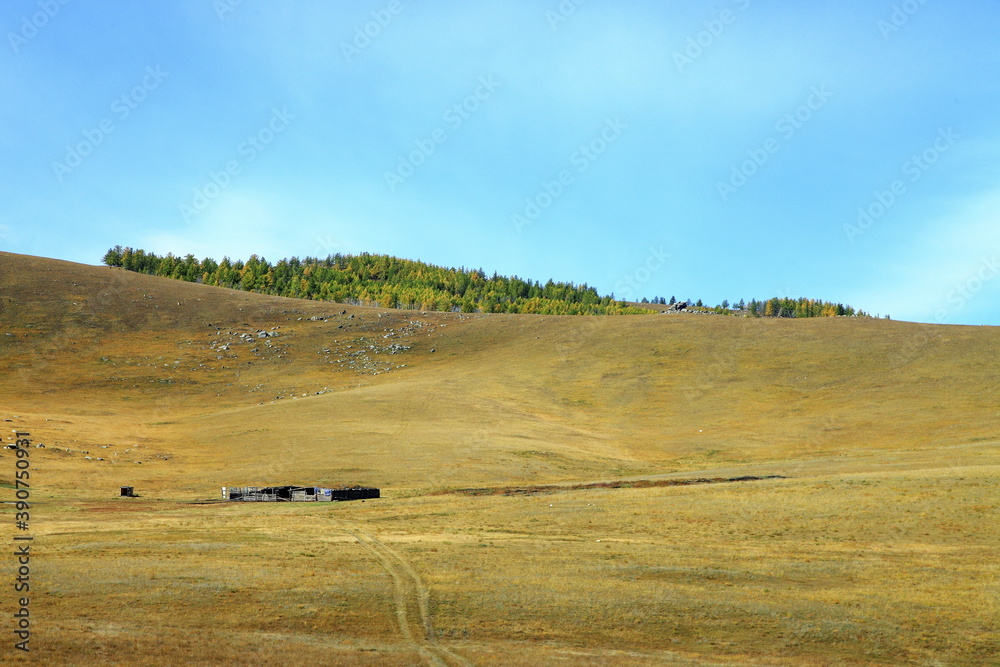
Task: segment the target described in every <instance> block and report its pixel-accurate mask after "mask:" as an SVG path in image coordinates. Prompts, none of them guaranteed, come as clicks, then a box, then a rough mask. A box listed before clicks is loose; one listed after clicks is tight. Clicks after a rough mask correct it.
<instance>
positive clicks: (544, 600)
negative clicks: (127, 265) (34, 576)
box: [0, 253, 1000, 664]
mask: <svg viewBox="0 0 1000 667" xmlns="http://www.w3.org/2000/svg"><path fill="white" fill-rule="evenodd" d="M998 353H1000V334H998V332H997V330H996V329H993V328H987V327H954V326H931V325H920V324H912V323H904V322H893V321H886V320H875V319H868V318H829V319H827V318H823V319H805V320H800V319H752V318H747V319H744V318H728V317H700V316H695V315H692V316H688V315H683V314H678V315H672V316H669V317H668V316H663V315H634V316H630V317H627V318H597V317H566V316H545V315H514V314H491V315H485V314H463V313H442V312H430V311H424V312H422V311H403V310H396V309H377V308H368V307H360V306H350V305H340V304H333V303H328V302H316V301H304V300H297V299H290V298H282V297H274V296H266V295H261V294H253V293H248V292H243V291H236V290H231V289H225V288H220V287H213V286H209V285H203V284H195V283H189V282H183V281H177V280H168V279H166V278H158V277H153V276H147V275H141V274H138V273H133V272H127V271H124V270H121V269H114V268H109V267H93V266H84V265H79V264H71V263H67V262H59V261H56V260H48V259H42V258H35V257H26V256H18V255H12V254H9V253H0V368H2V373H3V378H4V382H3V386H2V387H0V397H2V404H3V405H4V406H5V408H4V409H5V411H6V414H4V415H3V418H4V419H7V420H9V426H10V427H11V428H19V429H22V430H28V431H30V432H31V434H32V439H33V442H34V443H36V444H37V443H42V444H44V445H45V447H44V448H36V449H32V450H31V461H32V464H33V466H34V467H33V472H32V474H33V475H35V476H36V477H37V479H36V481H35V482H34V483H35V484H36V487H35V488H36V490H35V491H34V493H35V494H36V495H35V498H36V500H37V501H38V505H37V507H36V509H35V512H36V515H35V521H36V525H37V526H38V530H39V531H40V534H39V537H38V539H39V540H40V543H42V544H45V545H47V546H46V548H47V549H49V550H50V552H51V553H53V554H54V555H59V559H58V560H59V563H60V564H59V565H56V564H55V561H53V562H52V564H50V565H48V566H46V567H47V568H48V569H47V570H46V571H45V582H46V583H45V584H43V585H42V589H41V590H42V591H44V593H39V594H38V595H39V596H42V595H44V597H37V598H36V600H37V602H38V603H39V606H38V612H37V613H38V614H39V615H41V616H44V617H45V618H47V619H60V620H59V621H58V622H53V623H52V625H50V626H49V630H48V632H49V633H50V634H47V635H45V634H40V639H39V643H40V644H42V645H46V646H47V649H46V650H47V651H49V653H48V654H47V655H49V657H50V658H51V659H55V658H54V656H61V658H59V659H65V658H66V656H71V655H74V653H73V651H75V650H78V649H79V648H80V647H81V646H85V645H96V646H100V647H103V649H104V650H107V651H111V652H112V653H111V654H109V655H117V654H114V653H113V652H114V651H119V652H121V651H125V652H126V653H127V654H128V655H130V656H133V655H134V656H139V657H145V658H150V659H153V660H154V662H155V661H156V660H155V656H157V655H160V654H159V653H157V651H160V650H161V648H160V647H165V648H162V650H163V651H166V653H163V654H162V655H169V656H171V658H170V659H171V660H174V661H175V662H176V661H177V660H183V661H191V660H194V662H193V663H192V664H197V662H198V660H204V661H205V662H206V664H208V663H211V662H213V661H215V662H216V664H219V662H222V663H226V661H227V658H226V656H231V653H232V651H252V652H254V655H256V656H258V657H262V658H268V659H271V658H274V659H279V658H282V657H287V656H290V655H296V656H313V657H315V658H316V659H318V660H324V659H326V660H328V659H329V657H328V656H329V651H338V652H340V653H337V655H340V656H341V657H340V658H338V661H339V662H340V663H341V664H397V663H398V664H411V663H412V661H413V660H414V659H416V660H420V659H421V658H420V657H419V656H421V655H423V656H425V659H426V660H428V661H431V658H428V657H426V656H428V655H432V654H433V655H434V656H437V658H435V659H437V660H440V661H443V662H444V663H445V664H461V660H467V661H468V662H472V663H476V664H497V661H500V662H506V663H507V664H541V663H545V662H550V661H551V660H554V659H564V658H566V659H570V660H571V661H573V662H575V663H576V664H586V661H588V660H590V661H593V662H595V663H601V664H616V663H617V664H661V663H663V662H665V661H669V660H674V661H675V662H676V661H683V660H689V661H692V662H691V663H690V664H703V662H704V663H706V664H707V663H711V662H712V661H715V660H721V661H724V660H731V661H736V662H741V663H743V662H746V663H753V662H755V661H757V662H760V663H761V664H783V663H784V662H788V663H789V664H832V663H833V662H837V661H840V662H845V663H857V664H861V663H865V664H871V663H873V662H874V663H878V662H886V661H889V662H894V661H896V660H897V659H898V657H899V656H903V657H904V661H920V660H929V659H934V660H942V661H944V662H953V663H956V664H957V663H962V664H975V663H977V661H981V660H983V659H985V658H984V656H986V655H989V652H990V651H992V650H994V649H996V648H997V646H998V643H997V637H998V634H997V628H996V624H995V615H993V614H991V612H990V609H991V607H990V604H989V602H988V601H989V600H990V599H991V598H990V596H991V595H994V594H995V592H996V590H995V582H996V579H995V569H991V567H992V566H990V565H989V563H991V562H996V559H995V558H991V556H995V555H996V549H997V545H998V541H997V537H998V533H997V528H996V525H997V524H996V522H995V521H990V518H991V517H993V518H995V513H996V510H997V502H996V498H998V497H1000V495H998V494H997V493H996V491H997V482H996V479H997V478H996V474H995V473H996V470H997V463H998V453H1000V448H998V446H997V444H998V443H997V431H998V426H1000V418H998V415H997V412H996V410H995V406H996V405H997V404H998V399H1000V396H998V393H1000V385H998V384H997V381H996V374H995V370H994V369H993V365H994V363H995V359H996V358H998ZM13 471H14V465H13V455H12V454H11V453H10V452H7V451H6V450H4V454H3V458H0V483H6V484H8V485H9V484H11V482H12V481H13ZM745 475H753V476H770V475H781V476H783V477H785V478H786V479H771V480H763V481H754V482H746V483H741V484H737V485H734V484H733V483H729V484H725V483H723V484H707V485H697V486H678V487H649V488H635V489H628V488H620V489H600V488H592V487H591V488H580V489H576V490H567V491H566V492H565V493H554V492H552V491H551V490H549V491H546V493H547V494H548V495H543V496H538V495H531V493H529V494H528V495H526V496H524V497H517V496H507V495H503V494H502V493H501V494H500V495H487V496H471V497H470V496H466V495H462V494H461V493H457V492H458V491H459V490H461V489H465V488H469V487H489V488H502V487H510V488H518V487H525V488H526V487H528V486H531V485H543V484H550V485H559V484H564V485H566V486H567V489H569V488H570V487H572V486H574V485H577V486H579V485H581V484H583V483H595V482H607V481H610V480H628V479H642V480H650V481H656V480H668V479H682V480H683V479H693V478H698V477H711V478H720V479H722V478H725V479H729V478H735V477H738V476H745ZM270 483H303V484H321V485H322V484H337V483H361V484H369V485H374V486H379V487H381V488H383V490H384V495H385V496H386V497H385V499H384V500H382V501H378V502H376V503H367V504H365V505H360V504H356V505H351V504H343V505H340V506H337V507H335V508H319V509H317V508H316V507H315V506H302V505H295V506H292V505H287V506H286V505H282V506H280V507H274V506H271V507H261V506H248V505H244V506H236V505H224V506H218V505H209V506H199V505H190V504H188V503H189V502H190V501H194V500H200V499H210V498H216V497H218V493H219V487H220V486H223V485H231V484H261V485H263V484H270ZM121 484H131V485H134V486H135V487H136V489H137V491H138V492H139V493H140V495H141V496H142V498H140V499H134V500H135V501H136V502H134V503H131V504H128V505H126V504H124V502H125V500H126V499H121V500H119V499H115V498H114V495H115V492H116V489H117V487H118V486H119V485H121ZM626 486H627V484H626ZM279 516H280V517H281V519H280V521H279V520H278V518H277V517H279ZM5 521H6V522H7V523H11V522H10V521H7V520H5ZM95 535H100V536H99V537H95ZM199 545H200V546H199ZM112 556H113V557H114V562H115V563H116V565H115V568H114V571H112V570H111V569H108V567H107V566H106V565H104V566H98V564H99V563H101V562H102V559H105V558H110V557H112ZM275 559H277V560H275ZM258 563H260V564H262V563H274V565H273V566H268V567H267V568H266V570H261V571H260V572H259V573H258V574H252V572H254V570H253V569H248V568H252V567H254V564H258ZM310 573H311V574H310ZM410 573H412V575H413V576H412V577H411V576H410ZM917 573H920V574H917ZM191 577H194V579H191ZM312 577H315V579H312ZM913 577H919V578H920V581H921V583H920V584H919V585H918V586H913V585H909V586H908V585H905V582H908V581H910V580H911V578H913ZM303 578H304V579H303ZM300 580H301V581H303V582H311V581H315V582H316V583H301V584H295V585H294V586H295V587H296V591H297V593H296V596H295V598H294V599H286V598H284V597H283V595H282V591H283V590H284V589H285V588H287V582H289V581H300ZM153 581H155V582H156V583H155V584H153V585H152V587H151V588H150V591H151V592H150V593H148V594H141V593H140V592H139V590H140V588H141V587H143V586H146V585H147V584H149V583H150V582H153ZM886 581H890V582H894V584H893V585H894V586H898V587H899V588H898V589H896V588H894V587H893V586H889V587H888V588H887V587H886V586H885V583H886ZM985 581H992V582H994V583H993V584H991V586H993V587H992V588H989V587H987V588H981V589H978V590H976V591H975V592H973V589H972V588H971V587H973V586H975V585H976V584H975V583H974V582H985ZM140 582H141V584H140ZM197 582H202V583H197ZM394 582H395V583H394ZM407 582H409V583H407ZM907 586H908V587H907ZM903 588H906V590H903ZM990 591H993V592H992V593H991V592H990ZM608 596H612V598H609V597H608ZM609 599H613V600H614V602H613V603H610V602H608V600H609ZM83 600H88V604H86V605H83V604H82V601H83ZM180 600H186V602H185V603H184V606H183V608H182V612H181V613H179V614H178V612H177V607H176V606H175V605H176V604H178V603H179V601H180ZM393 600H396V602H395V603H394V602H393ZM428 600H432V601H433V604H432V605H431V606H428V602H427V601H428ZM598 600H602V601H603V602H602V603H600V604H598V603H597V602H596V601H598ZM124 601H130V602H129V604H130V605H132V607H133V609H134V610H135V617H134V618H133V619H132V620H122V619H121V618H120V615H118V614H116V611H115V610H116V609H117V608H119V607H120V605H121V604H123V602H124ZM262 603H264V604H266V605H267V608H268V609H271V610H279V609H280V620H279V619H278V617H277V616H276V615H275V614H273V613H270V612H264V611H262V610H261V607H260V606H259V605H260V604H262ZM394 604H395V607H394V606H393V605H394ZM331 605H332V607H331ZM82 609H94V611H93V612H90V613H85V612H83V611H80V610H82ZM400 610H402V612H403V615H402V617H401V616H400ZM407 610H408V615H407ZM942 615H945V616H947V618H948V623H947V626H948V627H947V628H946V629H940V628H939V624H938V620H935V619H939V618H940V617H941V616H942ZM403 617H407V618H409V619H411V621H412V620H413V619H423V620H424V622H425V626H426V627H429V626H430V625H433V626H434V628H436V630H435V632H433V633H427V632H426V627H425V628H424V629H423V630H421V629H419V628H418V627H417V626H415V625H412V623H410V622H404V621H402V620H400V619H401V618H403ZM168 618H169V619H171V621H170V623H168V624H166V625H164V626H162V627H160V629H158V630H156V631H155V632H152V633H151V634H149V633H147V635H145V636H144V635H143V634H142V633H141V632H140V630H141V629H142V628H149V627H158V626H156V623H159V622H161V621H162V620H163V619H168ZM720 618H721V619H724V620H725V621H726V622H725V623H721V624H720V623H719V622H718V619H720ZM157 619H160V621H157ZM407 623H410V625H407ZM151 624H152V625H151ZM418 625H419V624H418ZM171 628H174V630H171ZM192 631H195V632H199V633H207V634H206V636H209V637H212V638H213V648H211V649H209V648H205V647H204V646H201V647H200V649H198V648H197V647H193V646H192V645H191V644H190V642H187V643H185V641H183V639H182V637H183V636H184V633H189V632H192ZM262 632H264V633H268V632H270V633H278V634H280V637H281V638H280V639H278V640H275V641H273V642H270V643H267V642H265V641H264V636H263V635H261V634H260V633H262ZM408 632H409V634H410V636H411V640H407V639H406V636H407V633H408ZM40 633H41V631H40ZM95 633H96V634H95ZM421 637H423V639H421ZM665 637H669V638H671V639H664V638H665ZM43 639H44V641H42V640H43ZM623 647H624V649H623ZM373 648H374V650H375V652H374V653H366V651H369V650H370V649H373ZM197 650H201V651H203V653H198V652H197ZM622 650H625V651H626V653H619V652H616V651H622ZM859 650H860V651H861V652H860V653H859V652H858V651H859ZM322 656H327V657H325V658H324V657H322ZM415 656H416V657H415ZM456 656H457V657H456ZM462 656H464V658H463V657H462ZM500 656H505V657H504V658H502V659H501V657H500ZM588 656H589V657H588ZM65 664H72V663H70V662H67V663H65ZM226 664H228V663H226Z"/></svg>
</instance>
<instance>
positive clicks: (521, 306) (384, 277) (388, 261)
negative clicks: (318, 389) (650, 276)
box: [103, 245, 865, 317]
mask: <svg viewBox="0 0 1000 667" xmlns="http://www.w3.org/2000/svg"><path fill="white" fill-rule="evenodd" d="M103 261H104V263H105V264H106V265H108V266H114V267H120V268H123V269H125V270H127V271H135V272H136V273H144V274H148V275H153V276H161V277H164V278H173V279H176V280H185V281H188V282H193V283H202V284H205V285H214V286H216V287H228V288H230V289H238V290H243V291H247V292H257V293H259V294H268V295H272V296H285V297H292V298H296V299H314V300H320V301H336V302H340V303H350V304H354V305H362V306H378V307H382V308H403V309H409V310H432V311H445V312H448V311H450V312H463V313H477V312H479V313H533V314H540V315H633V314H649V313H655V312H658V310H651V309H648V308H643V307H642V304H639V305H633V304H629V303H626V302H624V301H617V300H615V298H614V295H613V294H612V295H610V296H601V295H600V294H599V293H598V292H597V290H596V289H595V288H593V287H591V286H589V285H587V284H586V283H584V284H582V285H575V284H574V283H565V282H555V281H553V280H551V279H550V280H548V281H547V282H546V283H544V284H542V283H540V282H538V281H532V280H527V279H523V278H519V277H518V276H511V277H507V276H500V275H497V274H496V273H494V274H493V275H492V276H487V275H486V274H485V273H484V272H483V270H482V269H466V268H465V267H460V268H457V269H455V268H444V267H440V266H434V265H432V264H427V263H425V262H419V261H414V260H408V259H399V258H397V257H391V256H389V255H373V254H369V253H361V254H359V255H345V254H340V253H337V254H334V255H328V256H327V257H325V258H322V259H321V258H318V257H306V258H304V259H299V258H298V257H292V258H290V259H289V258H286V259H282V260H280V261H278V262H277V263H274V264H272V263H271V262H269V261H267V260H266V259H264V258H263V257H259V256H257V255H251V256H250V258H249V259H248V260H246V261H243V260H231V259H229V258H228V257H223V258H222V260H221V261H218V262H217V261H215V260H214V259H211V258H205V259H201V260H199V259H197V258H196V257H195V256H194V255H191V254H188V255H185V256H184V257H180V256H177V255H174V254H173V253H167V254H166V255H164V256H160V255H156V254H154V253H151V252H146V251H144V250H141V249H139V250H135V249H133V248H130V247H125V248H123V247H122V246H120V245H116V246H115V247H114V248H111V249H110V250H108V252H107V253H106V254H105V255H104V260H103ZM676 301H677V300H676V299H675V298H674V297H671V298H670V304H673V303H676ZM643 303H647V304H648V303H650V301H649V300H648V299H643ZM652 303H656V304H666V303H667V301H666V299H664V298H662V297H655V298H654V299H653V301H652ZM687 303H688V304H689V305H691V306H694V307H698V308H703V309H706V310H711V311H713V312H717V313H720V314H727V315H747V316H749V317H832V316H864V315H865V313H864V311H855V310H854V308H851V307H850V306H844V305H841V304H833V303H829V302H827V301H818V300H814V299H798V300H796V299H778V298H774V299H770V300H767V301H757V300H752V301H750V302H749V303H745V302H744V301H743V300H741V301H740V302H739V303H738V304H733V305H732V307H730V304H729V303H728V302H727V301H723V302H722V304H721V305H719V306H716V307H715V308H709V307H707V306H705V304H703V303H702V301H701V300H700V299H699V300H698V301H697V303H691V302H690V301H689V302H687Z"/></svg>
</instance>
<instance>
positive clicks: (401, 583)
mask: <svg viewBox="0 0 1000 667" xmlns="http://www.w3.org/2000/svg"><path fill="white" fill-rule="evenodd" d="M337 521H338V523H340V525H341V526H342V527H343V529H344V531H345V532H347V533H348V534H350V535H351V536H352V537H354V539H356V540H357V541H358V543H359V544H360V545H361V546H362V547H364V548H365V549H366V550H367V551H369V552H370V553H371V554H372V555H374V556H375V557H376V558H378V559H379V560H380V561H381V562H382V565H383V566H384V567H385V569H386V571H388V572H389V575H390V576H391V577H392V587H393V597H394V600H395V605H396V620H397V622H398V623H399V631H400V633H401V634H402V635H403V638H404V639H405V640H406V641H407V643H409V644H410V645H412V646H413V648H414V649H415V650H416V651H418V652H419V653H420V654H421V655H422V656H424V659H425V660H427V662H428V664H430V665H433V666H434V667H471V663H469V662H467V661H466V660H464V659H463V658H462V657H460V656H458V655H456V654H454V653H452V652H451V651H449V650H448V649H446V648H444V647H443V646H441V645H439V644H438V643H437V640H436V639H435V637H434V626H433V624H432V622H431V614H430V593H429V592H428V590H427V587H426V586H424V584H423V582H422V581H421V580H420V575H419V574H417V572H416V570H414V569H413V567H412V566H411V565H410V563H409V562H407V560H406V559H405V558H403V557H402V556H401V555H400V554H399V553H398V552H397V551H396V550H394V549H393V548H391V547H390V546H388V545H387V544H385V543H384V542H382V541H381V540H379V539H378V538H376V537H374V536H372V535H370V534H369V533H367V532H365V531H363V530H362V529H361V528H359V527H357V526H353V525H350V524H348V523H346V522H344V521H341V520H337Z"/></svg>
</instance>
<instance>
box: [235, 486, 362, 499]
mask: <svg viewBox="0 0 1000 667" xmlns="http://www.w3.org/2000/svg"><path fill="white" fill-rule="evenodd" d="M222 497H223V498H224V499H225V500H239V501H243V502H336V501H341V500H364V499H366V498H379V497H381V496H380V493H379V490H378V489H375V488H371V487H366V486H352V487H339V488H325V487H321V486H292V485H285V486H228V487H227V486H224V487H222Z"/></svg>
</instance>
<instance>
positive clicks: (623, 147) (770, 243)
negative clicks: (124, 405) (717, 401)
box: [0, 0, 1000, 325]
mask: <svg viewBox="0 0 1000 667" xmlns="http://www.w3.org/2000/svg"><path fill="white" fill-rule="evenodd" d="M998 19H1000V5H998V4H997V3H996V2H995V0H989V1H987V0H983V1H976V0H961V1H958V2H951V3H945V2H936V1H934V0H925V1H923V2H921V1H920V0H907V1H905V2H892V1H886V2H878V1H873V0H865V1H864V2H862V1H856V0H841V1H838V2H833V1H819V2H814V3H811V4H809V5H805V3H792V2H788V1H782V2H779V1H772V2H759V1H757V0H720V1H716V2H681V3H662V2H645V1H640V0H635V1H632V2H614V3H612V2H601V1H598V0H587V1H585V2H581V1H580V0H576V1H574V0H564V1H562V2H559V1H558V0H551V1H538V2H519V1H516V0H513V1H509V2H504V3H480V2H474V3H443V2H434V1H431V0H421V1H420V2H414V1H412V0H410V1H408V0H384V1H383V0H378V1H375V2H361V1H357V2H334V1H327V2H318V1H316V2H306V1H297V2H295V1H291V2H282V3H280V4H279V3H268V2H264V1H263V0H242V1H240V0H177V1H174V2H169V3H166V2H164V3H127V2H123V1H117V2H109V1H103V2H102V1H98V0H90V1H85V0H41V1H39V0H34V1H24V0H8V1H7V2H5V3H4V4H3V7H2V8H0V29H2V36H3V41H2V43H0V81H2V89H3V91H4V94H3V96H2V100H0V118H2V122H0V197H2V199H0V200H2V202H3V206H2V207H0V248H2V249H4V250H9V251H12V252H19V253H27V254H33V255H42V256H47V257H55V258H60V259H67V260H72V261H78V262H84V263H90V264H97V263H99V262H100V258H101V256H102V255H103V254H104V252H105V251H106V250H107V248H109V247H110V246H112V245H115V244H122V245H130V246H133V247H136V248H145V249H147V250H151V251H155V252H158V253H166V252H174V253H175V254H179V255H184V254H187V253H193V254H195V255H197V256H199V257H205V256H211V257H214V258H216V259H220V258H221V257H222V256H223V255H228V256H230V257H231V258H246V257H248V256H249V255H250V254H252V253H256V254H258V255H262V256H264V257H266V258H267V259H269V260H272V261H275V260H277V259H280V258H281V257H286V256H293V255H298V256H306V255H313V256H315V255H320V256H325V255H326V254H329V253H334V252H343V253H358V252H366V251H367V252H372V253H388V254H392V255H397V256H400V257H406V258H412V259H421V260H424V261H428V262H432V263H435V264H441V265H446V266H466V267H476V268H480V267H481V268H483V269H484V270H486V271H487V272H488V273H492V272H493V271H498V272H499V273H501V274H507V275H510V274H517V275H520V276H522V277H526V278H532V279H537V280H541V281H545V280H546V279H548V278H550V277H551V278H554V279H556V280H566V281H574V282H578V283H583V282H586V283H588V284H590V285H593V286H595V287H597V288H598V290H599V291H601V292H602V293H605V294H606V293H611V292H614V294H615V296H617V297H618V298H636V299H637V298H640V297H642V296H647V297H653V296H665V297H670V296H676V297H677V298H679V299H683V298H692V299H698V298H702V299H704V300H705V301H707V302H709V303H711V304H713V305H714V304H716V303H719V302H721V301H722V300H723V299H728V300H730V301H735V300H738V299H740V298H746V299H750V298H768V297H771V296H791V297H798V296H808V297H813V298H822V299H827V300H831V301H836V302H842V303H849V304H851V305H854V306H856V307H859V308H863V309H865V310H867V311H869V312H872V313H879V314H887V313H888V314H891V315H892V317H893V318H895V319H907V320H916V321H923V322H942V323H950V324H977V325H978V324H990V325H1000V305H998V304H1000V264H998V263H997V259H998V254H1000V224H998V212H1000V160H998V157H1000V114H998V113H997V110H998V109H1000V77H998V76H997V73H998V72H1000V42H998V40H997V39H996V26H997V25H998V24H1000V23H998Z"/></svg>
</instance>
